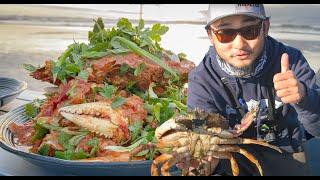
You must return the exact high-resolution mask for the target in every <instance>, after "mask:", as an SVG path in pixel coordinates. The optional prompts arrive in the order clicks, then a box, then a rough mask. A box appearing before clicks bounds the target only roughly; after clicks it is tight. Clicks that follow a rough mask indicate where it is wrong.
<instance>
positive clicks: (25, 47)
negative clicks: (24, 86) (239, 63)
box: [0, 4, 320, 91]
mask: <svg viewBox="0 0 320 180" xmlns="http://www.w3.org/2000/svg"><path fill="white" fill-rule="evenodd" d="M71 6H73V5H70V6H69V7H66V6H65V7H54V6H48V5H23V4H16V5H10V4H3V5H0V17H1V19H0V76H8V77H13V78H16V79H18V80H23V81H26V82H27V83H28V85H29V89H30V90H40V91H42V90H43V88H44V87H47V86H50V84H48V83H43V82H40V81H38V80H35V79H33V78H31V77H30V76H28V72H27V71H26V70H24V69H23V68H22V64H23V63H29V64H33V65H41V66H42V65H43V64H44V61H45V60H46V59H53V60H56V59H57V58H58V57H59V56H60V55H61V53H62V52H64V51H65V50H66V49H67V46H68V45H70V44H72V43H73V42H74V41H76V42H80V43H81V42H85V43H87V42H88V41H87V36H88V31H89V30H92V26H93V24H94V22H93V19H96V18H97V17H103V19H104V21H105V24H106V26H107V28H108V27H110V26H114V25H115V23H116V21H117V19H118V17H127V18H130V19H135V20H136V19H138V17H139V13H138V12H139V5H130V6H127V5H116V4H115V5H101V7H100V5H99V8H98V7H97V6H95V8H98V9H96V10H92V9H91V10H90V9H86V8H90V5H88V7H86V8H80V9H75V8H72V7H71ZM79 6H80V5H79ZM92 6H94V5H92ZM82 7H83V6H82ZM174 7H175V6H172V5H161V6H158V5H145V6H144V17H143V18H144V19H147V20H148V21H149V23H150V22H151V21H155V20H158V21H159V22H166V23H167V24H166V25H167V26H168V27H169V31H168V32H167V33H166V34H165V35H164V36H163V37H162V41H161V45H162V47H164V48H165V49H169V50H172V51H173V52H175V53H180V52H183V53H185V54H186V55H187V58H188V59H189V60H191V61H193V62H195V64H199V63H200V62H201V60H202V59H203V57H204V55H205V53H206V52H207V50H208V48H209V46H210V42H209V39H208V37H207V34H206V32H205V30H204V25H203V24H201V23H205V19H204V18H203V17H204V15H205V10H206V9H207V6H206V5H195V7H193V6H192V7H191V6H189V5H181V11H179V13H176V12H175V8H174ZM179 7H180V5H179ZM192 8H195V10H193V11H192ZM165 12H174V14H172V13H171V14H170V13H165ZM190 13H191V14H190ZM186 14H188V16H186ZM276 17H277V16H275V17H274V18H273V19H272V20H276ZM187 21H188V22H187ZM194 22H196V23H194ZM275 22H277V21H275ZM149 25H150V24H148V23H146V26H149ZM271 25H272V24H271ZM270 35H271V36H272V37H274V38H275V39H277V40H280V41H281V42H284V43H286V44H288V45H291V46H293V47H296V48H297V49H300V50H301V51H302V52H303V54H304V56H305V57H306V59H307V60H308V62H309V64H310V66H311V68H313V69H314V70H315V71H318V69H319V68H320V53H319V47H320V40H319V39H320V35H319V34H312V33H311V34H295V33H288V32H281V31H277V30H273V28H272V26H271V29H270Z"/></svg>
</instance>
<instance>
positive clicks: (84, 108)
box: [59, 101, 130, 142]
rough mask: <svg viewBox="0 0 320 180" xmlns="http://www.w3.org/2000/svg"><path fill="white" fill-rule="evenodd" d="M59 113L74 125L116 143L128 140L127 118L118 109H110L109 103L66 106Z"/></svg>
mask: <svg viewBox="0 0 320 180" xmlns="http://www.w3.org/2000/svg"><path fill="white" fill-rule="evenodd" d="M59 113H60V114H61V115H62V116H63V117H64V118H65V119H67V120H69V121H71V122H73V123H74V124H76V125H78V126H80V127H83V128H86V129H88V130H89V131H90V132H94V133H96V134H98V135H102V136H104V137H106V138H109V139H113V140H115V141H116V142H126V141H128V140H129V139H130V134H129V129H128V122H129V121H128V118H126V117H124V116H123V114H122V111H121V109H120V108H115V109H112V107H111V104H110V103H109V102H104V101H100V102H92V103H85V104H78V105H71V106H66V107H62V108H60V109H59Z"/></svg>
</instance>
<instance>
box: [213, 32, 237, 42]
mask: <svg viewBox="0 0 320 180" xmlns="http://www.w3.org/2000/svg"><path fill="white" fill-rule="evenodd" d="M216 36H217V38H218V40H219V41H220V42H221V43H228V42H231V41H233V40H234V38H235V37H236V36H237V32H236V31H234V30H231V29H230V30H229V29H225V30H221V31H219V32H217V33H216Z"/></svg>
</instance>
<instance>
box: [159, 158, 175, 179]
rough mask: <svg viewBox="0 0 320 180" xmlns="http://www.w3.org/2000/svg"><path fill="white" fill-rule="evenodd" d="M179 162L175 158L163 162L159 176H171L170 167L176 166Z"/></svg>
mask: <svg viewBox="0 0 320 180" xmlns="http://www.w3.org/2000/svg"><path fill="white" fill-rule="evenodd" d="M178 162H179V158H177V157H175V158H171V159H169V160H168V161H167V162H165V163H164V164H163V166H162V167H161V174H162V175H163V176H171V174H170V172H169V170H170V168H171V167H172V166H174V165H175V164H177V163H178Z"/></svg>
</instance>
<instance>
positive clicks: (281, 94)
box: [277, 87, 299, 98]
mask: <svg viewBox="0 0 320 180" xmlns="http://www.w3.org/2000/svg"><path fill="white" fill-rule="evenodd" d="M298 92H299V88H298V87H294V88H287V89H281V90H278V91H277V96H278V97H279V98H282V97H286V96H290V95H292V94H296V93H298Z"/></svg>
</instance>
